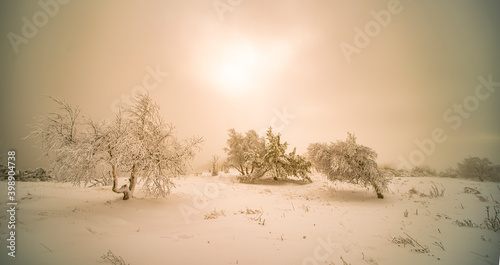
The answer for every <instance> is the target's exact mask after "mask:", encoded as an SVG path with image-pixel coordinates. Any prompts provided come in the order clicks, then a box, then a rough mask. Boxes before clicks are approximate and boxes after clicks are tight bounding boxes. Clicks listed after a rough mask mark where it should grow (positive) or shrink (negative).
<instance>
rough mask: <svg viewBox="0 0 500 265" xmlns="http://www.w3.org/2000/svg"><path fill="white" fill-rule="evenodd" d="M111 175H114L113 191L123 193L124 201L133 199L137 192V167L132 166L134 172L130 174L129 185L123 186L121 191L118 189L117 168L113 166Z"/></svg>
mask: <svg viewBox="0 0 500 265" xmlns="http://www.w3.org/2000/svg"><path fill="white" fill-rule="evenodd" d="M111 173H112V175H113V188H112V191H113V192H115V193H123V200H128V199H130V198H132V197H133V195H134V191H135V185H136V183H137V179H136V178H135V165H133V166H132V172H130V178H129V184H128V185H126V184H125V185H123V186H121V187H120V188H119V189H118V188H117V184H118V176H116V167H115V165H111Z"/></svg>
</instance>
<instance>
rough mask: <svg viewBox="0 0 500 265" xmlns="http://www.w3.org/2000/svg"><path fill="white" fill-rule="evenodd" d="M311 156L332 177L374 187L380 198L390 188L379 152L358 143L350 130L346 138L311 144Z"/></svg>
mask: <svg viewBox="0 0 500 265" xmlns="http://www.w3.org/2000/svg"><path fill="white" fill-rule="evenodd" d="M308 155H309V159H310V160H311V161H312V163H313V165H314V167H315V168H316V170H318V171H319V172H322V173H324V174H325V175H326V176H327V177H328V179H329V180H331V181H335V180H340V181H345V182H349V183H354V184H361V185H363V186H365V187H369V186H371V187H373V189H374V190H375V193H376V194H377V197H378V198H380V199H383V198H384V196H383V194H382V191H383V190H385V189H386V188H387V179H386V178H385V177H384V176H383V175H382V174H381V173H380V172H379V170H378V166H377V163H376V162H375V160H376V158H377V153H376V152H375V151H374V150H373V149H371V148H369V147H366V146H363V145H359V144H357V143H356V137H355V136H354V135H353V134H351V133H348V134H347V139H346V140H345V141H337V142H335V143H330V144H327V143H313V144H310V145H309V147H308Z"/></svg>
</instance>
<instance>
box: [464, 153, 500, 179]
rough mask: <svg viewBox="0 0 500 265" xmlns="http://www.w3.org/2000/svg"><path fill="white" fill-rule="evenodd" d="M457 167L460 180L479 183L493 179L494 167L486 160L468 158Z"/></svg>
mask: <svg viewBox="0 0 500 265" xmlns="http://www.w3.org/2000/svg"><path fill="white" fill-rule="evenodd" d="M457 166H458V175H459V176H460V177H462V178H467V179H478V180H479V181H485V180H489V179H494V177H493V176H494V170H493V169H494V165H493V163H492V162H491V161H490V160H489V159H488V158H479V157H468V158H465V159H464V160H463V161H462V162H461V163H458V164H457Z"/></svg>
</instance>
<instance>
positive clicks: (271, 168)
mask: <svg viewBox="0 0 500 265" xmlns="http://www.w3.org/2000/svg"><path fill="white" fill-rule="evenodd" d="M266 136H267V138H266V152H265V155H264V157H263V161H262V165H261V168H263V169H265V171H266V172H267V171H268V172H269V173H270V174H271V176H273V178H274V179H276V180H278V179H287V178H288V177H289V176H294V177H297V178H301V179H302V180H307V181H311V179H310V178H309V176H308V175H307V174H308V173H310V172H311V171H310V168H311V163H310V162H308V161H306V159H305V158H304V157H302V156H300V155H297V154H296V149H295V148H294V149H293V151H292V152H290V153H289V154H286V149H287V148H288V143H287V142H284V143H282V142H281V134H279V133H278V134H277V135H274V133H273V130H272V128H269V130H268V131H267V133H266Z"/></svg>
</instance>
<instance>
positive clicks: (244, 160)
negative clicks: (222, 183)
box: [224, 128, 311, 181]
mask: <svg viewBox="0 0 500 265" xmlns="http://www.w3.org/2000/svg"><path fill="white" fill-rule="evenodd" d="M280 138H281V135H280V134H278V135H274V134H273V132H272V128H269V130H268V131H267V134H266V138H263V137H259V136H258V135H257V133H256V132H255V131H254V130H250V131H248V132H247V133H246V135H245V136H243V135H242V134H240V133H237V132H236V131H235V130H234V129H231V130H229V139H228V141H227V144H228V147H226V148H225V149H224V150H226V152H227V154H228V158H227V161H228V162H229V163H230V165H231V166H232V167H234V168H236V169H237V170H238V171H239V172H240V173H241V175H242V177H241V178H240V179H241V180H242V181H253V180H254V179H257V178H260V177H262V176H264V175H266V174H268V175H271V176H272V177H273V178H274V179H276V180H278V179H286V178H288V177H290V176H294V177H297V178H300V179H302V180H307V181H310V178H309V177H308V175H307V174H308V173H310V168H311V163H310V162H308V161H306V159H305V158H304V157H302V156H300V155H297V154H296V150H295V149H294V150H293V151H292V152H290V153H289V154H287V153H286V149H287V148H288V143H287V142H284V143H282V142H281V140H280Z"/></svg>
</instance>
